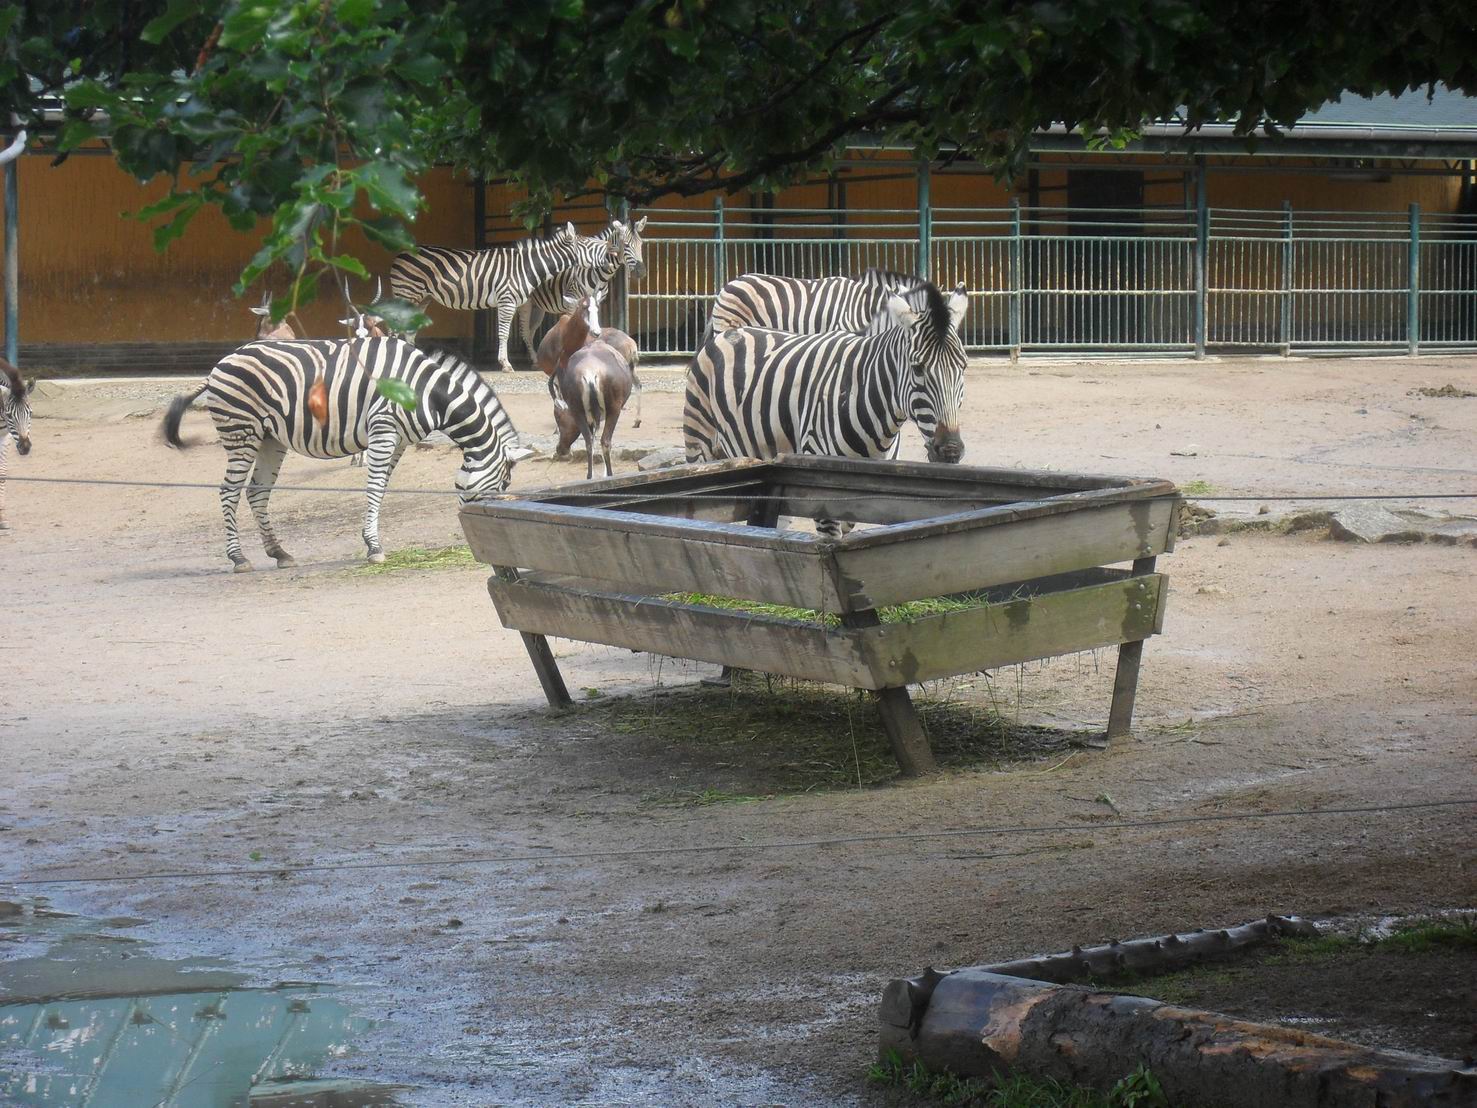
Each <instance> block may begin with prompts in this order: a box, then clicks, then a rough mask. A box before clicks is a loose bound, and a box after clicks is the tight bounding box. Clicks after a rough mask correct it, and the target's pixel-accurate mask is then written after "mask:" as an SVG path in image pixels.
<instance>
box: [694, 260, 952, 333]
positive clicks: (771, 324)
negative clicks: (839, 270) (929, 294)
mask: <svg viewBox="0 0 1477 1108" xmlns="http://www.w3.org/2000/svg"><path fill="white" fill-rule="evenodd" d="M927 284H928V282H926V281H924V280H923V279H922V278H921V277H910V276H908V275H907V274H903V273H892V272H889V271H887V270H881V269H869V270H867V271H866V272H865V273H863V274H862V275H861V276H860V277H822V278H819V279H816V280H805V279H802V278H799V277H777V276H773V275H771V274H768V273H746V274H744V275H743V276H742V277H735V278H734V279H733V280H732V281H729V282H728V284H726V285H724V286H723V287H722V288H721V289H719V290H718V296H717V298H716V299H715V300H714V301H713V311H712V313H711V314H710V315H709V317H708V331H707V334H708V335H713V334H717V333H719V332H721V331H726V330H729V329H730V328H733V327H767V328H770V329H772V330H775V331H788V332H789V333H790V334H793V335H817V334H822V333H824V332H826V331H850V332H852V333H854V334H861V333H862V332H864V331H866V330H867V329H868V328H869V327H870V326H872V324H873V322H874V321H876V320H878V319H879V316H881V315H882V308H883V306H884V304H885V303H886V302H887V297H888V295H889V294H891V293H899V294H902V295H904V297H905V298H908V299H909V300H910V306H911V307H913V308H914V309H915V310H919V309H921V308H922V307H923V305H922V303H921V302H914V301H913V300H912V297H911V296H910V294H914V293H918V292H921V290H923V289H924V288H925V287H926V286H927Z"/></svg>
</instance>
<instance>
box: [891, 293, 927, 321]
mask: <svg viewBox="0 0 1477 1108" xmlns="http://www.w3.org/2000/svg"><path fill="white" fill-rule="evenodd" d="M883 310H884V311H886V312H887V314H888V315H889V316H890V317H892V323H893V326H895V327H906V326H908V324H910V323H912V322H913V320H915V319H917V318H918V313H917V312H915V311H914V310H913V309H912V308H910V307H908V302H907V301H906V300H904V299H903V298H902V297H901V296H899V295H898V294H897V293H895V292H890V293H888V294H887V303H886V305H885V307H884V308H883Z"/></svg>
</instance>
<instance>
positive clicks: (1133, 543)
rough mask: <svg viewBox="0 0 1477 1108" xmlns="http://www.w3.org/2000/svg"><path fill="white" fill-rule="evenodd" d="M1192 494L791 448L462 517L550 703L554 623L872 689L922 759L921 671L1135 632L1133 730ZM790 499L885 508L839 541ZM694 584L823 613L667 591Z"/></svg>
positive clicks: (1113, 724) (1111, 728) (916, 759)
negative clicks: (932, 601) (1166, 569)
mask: <svg viewBox="0 0 1477 1108" xmlns="http://www.w3.org/2000/svg"><path fill="white" fill-rule="evenodd" d="M1179 503H1180V501H1179V498H1178V494H1177V490H1176V489H1175V487H1174V485H1173V484H1171V483H1170V482H1168V481H1159V480H1143V479H1137V478H1126V477H1087V476H1077V475H1073V474H1064V473H1045V472H1039V471H1034V470H1011V469H984V468H978V467H972V466H944V465H927V464H919V463H908V462H881V461H858V460H853V459H844V458H823V457H812V456H801V455H782V456H780V457H778V458H776V459H774V460H772V461H764V462H756V461H727V462H715V463H709V464H700V465H688V466H678V467H676V468H673V469H668V470H663V471H659V472H656V473H651V474H642V475H639V476H633V477H618V478H614V479H610V480H604V481H593V482H585V483H582V484H580V485H577V486H573V487H568V488H560V489H548V490H543V491H539V492H533V493H526V494H518V495H508V496H504V497H501V498H499V499H495V500H489V501H481V502H478V503H475V504H471V505H468V506H466V507H464V508H463V509H462V512H461V520H462V527H463V529H464V530H465V531H466V534H467V540H468V541H469V542H470V543H471V547H472V552H473V553H474V554H475V555H476V557H477V559H478V560H479V561H482V562H486V563H488V564H489V565H491V566H493V567H494V569H495V573H494V575H493V577H492V578H491V579H490V580H489V581H488V591H489V592H490V593H491V594H492V600H493V603H494V604H495V605H496V607H497V613H498V617H499V618H500V619H501V620H502V622H503V625H504V626H506V627H511V628H514V629H516V630H518V631H521V632H522V633H523V641H524V644H525V645H526V646H527V648H528V653H529V656H530V657H531V658H532V660H533V666H534V669H535V670H536V671H537V673H538V677H539V681H540V682H541V683H542V685H543V688H544V693H545V695H546V696H547V697H548V699H549V703H550V704H552V705H554V706H556V707H560V706H564V705H567V704H568V703H569V694H568V693H567V692H566V690H565V687H564V682H563V679H562V677H561V676H560V673H559V668H558V666H557V665H556V664H555V662H554V657H553V654H552V652H551V651H550V650H549V647H548V644H547V642H546V641H545V636H548V635H554V636H558V637H561V638H569V639H579V640H582V641H585V642H595V643H603V644H605V645H608V646H617V647H627V648H629V649H631V650H642V651H650V652H652V653H655V654H663V655H667V656H670V657H677V658H693V659H698V660H700V661H705V662H714V663H718V664H721V665H726V666H732V667H735V668H742V669H751V670H757V671H760V672H765V673H776V674H783V675H787V676H790V677H796V678H803V679H806V680H812V681H824V682H830V683H833V684H838V685H846V686H850V687H853V688H860V689H869V690H871V691H872V692H873V693H874V694H875V695H876V698H877V703H878V706H879V709H880V711H881V714H882V719H883V723H884V724H885V726H886V730H887V733H888V736H889V737H890V739H891V740H892V746H893V749H894V751H895V752H896V754H897V758H898V762H899V764H900V765H901V766H902V768H903V770H904V772H906V773H909V774H919V773H927V772H929V771H930V770H932V769H933V766H934V762H933V755H932V752H931V751H930V750H929V747H928V741H927V739H926V737H925V736H924V734H923V730H922V728H921V726H920V724H919V722H918V717H917V714H916V712H915V711H914V708H913V704H912V701H911V700H910V699H909V697H908V691H907V686H908V685H910V684H917V683H919V682H923V681H932V680H935V679H938V678H943V677H952V676H955V675H958V674H963V673H974V672H977V671H980V670H988V669H995V668H997V667H1000V666H1008V665H1014V664H1015V663H1018V662H1025V661H1030V660H1032V659H1036V658H1048V657H1052V656H1054V655H1058V654H1068V653H1072V652H1074V651H1079V650H1091V649H1095V648H1098V647H1106V646H1117V647H1118V670H1117V677H1116V680H1115V682H1114V686H1113V702H1112V706H1111V709H1110V711H1109V716H1108V727H1107V734H1108V737H1109V738H1111V737H1113V736H1115V735H1119V734H1122V733H1124V732H1126V731H1127V730H1128V729H1129V726H1130V722H1131V720H1132V716H1133V700H1134V692H1135V689H1136V687H1137V684H1138V668H1139V657H1140V654H1141V652H1142V649H1143V641H1144V640H1145V639H1146V638H1148V637H1149V636H1150V635H1152V634H1155V633H1156V632H1158V631H1159V630H1160V629H1161V627H1162V625H1163V618H1164V601H1165V591H1166V589H1165V578H1164V576H1163V575H1162V574H1158V573H1155V572H1154V559H1155V557H1156V556H1157V555H1158V554H1160V553H1163V552H1166V551H1169V550H1171V549H1173V546H1174V534H1175V522H1176V519H1177V517H1178V509H1179ZM784 516H790V517H798V518H804V519H809V518H815V517H824V518H832V519H840V520H850V521H852V522H856V523H864V524H874V525H876V526H873V527H867V528H864V529H858V530H855V531H852V532H851V533H850V534H848V535H847V536H845V537H844V538H842V539H840V540H839V541H831V540H827V539H822V538H819V537H817V536H816V535H814V534H810V533H807V532H800V531H788V530H778V529H776V523H777V521H778V520H779V518H780V517H784ZM1115 563H1132V568H1131V569H1123V568H1117V569H1114V568H1106V567H1109V566H1112V565H1114V564H1115ZM694 593H695V594H700V595H701V596H704V597H726V598H737V599H739V600H743V601H751V602H759V603H762V604H767V605H782V606H785V607H788V608H794V609H806V610H808V611H809V612H813V613H815V615H814V616H813V617H812V618H808V619H807V618H795V619H791V618H779V617H776V616H773V615H768V614H756V613H754V612H751V611H743V610H732V609H728V608H721V607H712V606H709V605H707V604H694V603H686V602H683V601H680V600H674V599H664V597H668V596H671V595H672V594H694ZM961 596H967V597H968V601H967V606H966V605H956V606H951V608H952V610H948V611H945V612H942V613H938V614H923V615H920V616H918V617H917V618H912V617H911V616H910V614H909V613H908V612H907V611H906V610H904V611H903V612H901V613H899V612H897V611H895V610H894V611H891V612H879V610H880V609H885V608H888V607H889V606H893V605H904V604H907V603H908V602H910V601H917V600H923V599H927V598H936V597H961ZM822 613H824V616H822V615H821V614H822ZM884 616H885V617H886V619H884ZM899 617H901V619H902V621H901V622H893V621H892V620H894V619H897V618H899Z"/></svg>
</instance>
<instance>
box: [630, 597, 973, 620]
mask: <svg viewBox="0 0 1477 1108" xmlns="http://www.w3.org/2000/svg"><path fill="white" fill-rule="evenodd" d="M658 599H659V600H675V601H677V602H679V603H682V604H697V605H701V606H702V607H705V608H722V609H724V610H725V611H733V612H748V613H750V614H751V615H756V616H769V617H771V618H773V619H788V620H793V621H795V622H798V623H814V624H819V625H820V626H822V627H840V626H841V617H840V616H838V615H836V614H835V613H834V612H818V611H816V610H815V609H814V608H790V607H787V606H786V605H784V604H765V603H763V602H762V601H758V600H743V599H741V598H739V597H734V596H712V595H710V594H708V593H701V592H669V593H664V594H663V595H662V596H660V597H658ZM989 604H990V601H989V599H988V598H987V597H986V595H985V594H984V593H982V592H980V593H960V594H958V595H955V596H933V597H929V598H928V599H926V600H910V601H908V602H907V603H906V604H892V605H888V606H887V607H884V608H878V609H877V616H878V618H879V619H881V620H882V622H883V623H907V622H908V621H909V620H914V619H922V618H923V617H924V616H937V615H944V614H946V613H948V612H964V611H968V610H969V609H971V608H985V607H988V606H989Z"/></svg>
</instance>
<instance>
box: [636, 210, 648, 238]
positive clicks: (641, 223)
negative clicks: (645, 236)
mask: <svg viewBox="0 0 1477 1108" xmlns="http://www.w3.org/2000/svg"><path fill="white" fill-rule="evenodd" d="M644 230H646V216H644V215H643V216H642V217H641V218H640V219H638V220H637V221H636V233H637V234H638V235H639V234H640V233H641V232H642V231H644Z"/></svg>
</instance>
